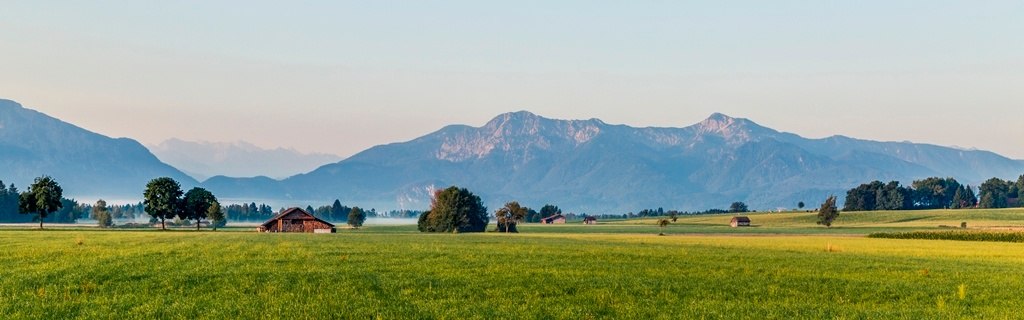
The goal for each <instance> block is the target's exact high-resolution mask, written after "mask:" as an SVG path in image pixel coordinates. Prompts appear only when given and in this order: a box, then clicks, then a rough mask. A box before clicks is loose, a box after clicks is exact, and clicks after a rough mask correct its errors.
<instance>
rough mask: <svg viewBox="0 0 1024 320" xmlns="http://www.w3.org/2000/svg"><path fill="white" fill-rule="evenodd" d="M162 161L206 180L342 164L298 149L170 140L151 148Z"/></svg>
mask: <svg viewBox="0 0 1024 320" xmlns="http://www.w3.org/2000/svg"><path fill="white" fill-rule="evenodd" d="M149 150H150V151H152V152H153V154H155V155H156V156H157V157H158V158H160V160H163V161H164V162H166V163H168V164H170V165H172V166H175V167H176V168H178V169H181V170H182V171H184V172H186V173H188V174H189V175H191V176H192V177H194V178H196V179H199V180H205V179H208V178H210V177H213V176H218V175H222V176H229V177H256V176H267V177H272V178H286V177H289V176H293V175H296V174H299V173H304V172H309V171H311V170H313V169H316V168H317V167H319V166H321V165H323V164H325V163H331V162H337V161H339V160H341V157H339V156H336V155H332V154H322V153H301V152H298V151H296V150H295V149H285V148H276V149H264V148H260V147H258V146H255V145H253V144H251V143H248V142H245V141H237V142H205V141H204V142H194V141H184V140H181V139H168V140H166V141H164V142H161V143H160V144H158V145H154V146H149Z"/></svg>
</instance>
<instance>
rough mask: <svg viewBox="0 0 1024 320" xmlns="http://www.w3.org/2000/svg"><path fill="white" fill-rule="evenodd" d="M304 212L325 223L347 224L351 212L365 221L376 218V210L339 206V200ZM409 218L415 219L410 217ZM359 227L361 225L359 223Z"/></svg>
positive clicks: (309, 208) (307, 208) (308, 207)
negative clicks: (368, 218) (325, 221)
mask: <svg viewBox="0 0 1024 320" xmlns="http://www.w3.org/2000/svg"><path fill="white" fill-rule="evenodd" d="M306 211H307V212H309V213H311V214H313V215H314V216H316V217H317V218H320V219H324V220H327V221H337V222H348V220H349V217H350V216H353V212H355V213H356V214H357V215H361V216H362V217H363V220H364V221H365V220H366V218H367V217H370V218H373V217H377V216H378V215H377V209H370V210H363V209H360V208H359V207H351V208H350V207H348V206H346V205H343V204H341V200H338V199H334V203H332V204H331V205H329V206H320V207H317V208H316V209H313V206H306ZM410 218H415V216H412V217H410ZM360 225H362V224H361V223H360Z"/></svg>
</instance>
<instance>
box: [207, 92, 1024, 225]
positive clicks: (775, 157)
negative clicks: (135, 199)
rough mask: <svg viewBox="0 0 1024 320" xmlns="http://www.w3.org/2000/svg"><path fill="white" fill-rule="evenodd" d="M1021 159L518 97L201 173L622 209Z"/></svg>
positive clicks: (341, 190)
mask: <svg viewBox="0 0 1024 320" xmlns="http://www.w3.org/2000/svg"><path fill="white" fill-rule="evenodd" d="M1021 173H1024V161H1019V160H1012V159H1008V158H1006V157H1002V156H999V155H997V154H995V153H991V152H987V151H968V150H960V149H953V148H947V147H940V146H934V145H927V144H915V143H906V142H875V141H867V140H857V139H852V138H846V137H841V136H834V137H829V138H824V139H807V138H802V137H800V136H798V135H795V134H791V133H785V132H779V131H776V130H773V129H770V128H766V127H763V126H760V125H758V124H756V123H754V122H753V121H750V120H747V119H742V118H732V117H729V116H726V115H724V114H719V113H716V114H713V115H711V116H710V117H709V118H707V119H706V120H704V121H701V122H700V123H697V124H695V125H691V126H687V127H682V128H658V127H646V128H635V127H630V126H625V125H612V124H607V123H605V122H603V121H601V120H598V119H589V120H555V119H548V118H544V117H541V116H537V115H535V114H532V113H529V112H526V111H520V112H512V113H506V114H502V115H499V116H497V117H495V118H494V119H492V120H491V121H489V122H487V123H486V124H484V125H483V126H481V127H471V126H465V125H451V126H447V127H444V128H442V129H441V130H438V131H436V132H434V133H431V134H428V135H426V136H423V137H420V138H417V139H414V140H411V141H408V142H402V143H392V144H387V145H381V146H376V147H373V148H370V149H368V150H366V151H363V152H361V153H358V154H356V155H354V156H352V157H350V158H348V159H345V160H342V161H340V162H337V163H333V164H328V165H325V166H322V167H320V168H318V169H316V170H314V171H312V172H309V173H306V174H300V175H296V176H293V177H290V178H287V179H284V180H281V181H273V180H268V179H233V178H225V177H216V178H213V179H210V180H208V181H206V182H204V185H206V186H207V187H208V188H210V189H212V190H214V191H215V192H217V193H218V194H225V195H227V196H229V197H263V198H285V199H294V200H319V201H326V200H329V199H335V198H338V199H342V200H343V201H345V202H346V203H353V204H359V205H363V206H381V207H385V208H393V207H406V208H421V209H422V208H425V207H426V206H427V205H428V204H429V190H431V189H432V188H436V187H444V186H448V185H459V186H463V187H468V188H470V189H471V190H473V191H474V192H477V193H479V194H480V195H481V196H482V197H483V198H484V200H485V201H486V202H487V204H488V205H489V206H492V207H496V206H498V205H500V204H501V203H503V202H505V201H511V200H518V201H520V202H521V203H524V204H526V205H529V206H541V205H543V204H544V203H554V204H557V205H560V206H562V207H563V208H567V209H569V210H573V211H577V212H588V213H612V212H616V213H622V212H627V211H637V210H640V209H643V208H657V207H665V208H673V209H683V210H701V209H707V208H713V207H717V208H724V207H726V206H728V204H729V203H730V202H732V201H745V202H747V203H748V204H749V205H750V206H751V207H752V208H761V209H764V208H777V207H786V208H789V207H793V206H794V205H795V203H797V202H799V201H804V202H807V203H816V202H818V201H821V200H822V199H824V198H825V197H826V196H827V195H829V194H840V193H842V192H844V191H845V190H846V189H849V188H851V187H853V186H855V185H856V184H859V183H862V182H866V181H870V180H874V179H879V180H900V181H905V182H909V181H911V180H914V179H919V178H924V177H928V176H953V177H957V178H958V179H960V180H961V181H964V182H967V183H977V182H980V181H982V180H984V179H987V178H990V177H993V176H996V177H1016V176H1017V175H1020V174H1021ZM241 190H244V191H241Z"/></svg>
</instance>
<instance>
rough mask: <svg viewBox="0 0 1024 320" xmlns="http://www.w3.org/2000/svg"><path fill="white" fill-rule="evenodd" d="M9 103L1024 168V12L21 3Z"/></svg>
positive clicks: (301, 145) (927, 5) (11, 21)
mask: <svg viewBox="0 0 1024 320" xmlns="http://www.w3.org/2000/svg"><path fill="white" fill-rule="evenodd" d="M0 98H5V99H11V100H15V101H18V102H20V103H22V104H23V105H25V106H26V107H29V108H32V109H36V110H39V111H42V112H44V113H47V114H49V115H51V116H55V117H58V118H60V119H62V120H65V121H68V122H70V123H74V124H76V125H79V126H81V127H84V128H86V129H89V130H92V131H95V132H98V133H101V134H105V135H108V136H113V137H130V138H134V139H136V140H139V141H141V142H143V143H144V144H150V145H152V144H157V143H159V142H161V141H163V140H165V139H169V138H172V137H173V138H180V139H185V140H202V141H239V140H244V141H248V142H250V143H253V144H256V145H258V146H261V147H264V148H276V147H285V148H294V149H297V150H299V151H303V152H322V153H332V154H337V155H341V156H349V155H352V154H354V153H357V152H359V151H361V150H364V149H366V148H369V147H371V146H374V145H378V144H385V143H392V142H399V141H407V140H411V139H414V138H416V137H419V136H422V135H425V134H428V133H430V132H433V131H435V130H438V129H440V128H441V127H443V126H445V125H448V124H469V125H475V126H479V125H482V124H484V123H486V122H487V121H488V120H489V119H491V118H493V117H495V116H497V115H498V114H501V113H504V112H510V111H518V110H528V111H531V112H534V113H536V114H539V115H542V116H545V117H550V118H558V119H590V118H599V119H602V120H604V121H605V122H608V123H614V124H627V125H632V126H640V127H646V126H659V127H683V126H687V125H691V124H694V123H696V122H699V121H701V120H703V119H704V118H706V117H708V116H709V115H710V114H712V113H714V112H722V113H725V114H728V115H730V116H733V117H740V118H748V119H751V120H753V121H755V122H758V123H759V124H762V125H765V126H768V127H771V128H774V129H777V130H780V131H786V132H793V133H796V134H799V135H802V136H805V137H811V138H821V137H827V136H831V135H836V134H839V135H846V136H851V137H857V138H863V139H871V140H884V141H914V142H923V143H933V144H938V145H945V146H959V147H963V148H978V149H984V150H991V151H995V152H997V153H1000V154H1003V155H1006V156H1009V157H1012V158H1017V159H1024V143H1021V141H1022V140H1021V137H1024V123H1022V121H1021V120H1024V119H1022V116H1021V115H1022V114H1024V113H1022V110H1024V2H1022V1H941V0H937V1H899V0H889V1H786V0H779V1H595V0H591V1H550V0H547V1H529V0H520V1H507V2H496V1H226V0H225V1H143V0H133V1H102V0H99V1H47V0H33V1H4V4H3V9H2V10H0Z"/></svg>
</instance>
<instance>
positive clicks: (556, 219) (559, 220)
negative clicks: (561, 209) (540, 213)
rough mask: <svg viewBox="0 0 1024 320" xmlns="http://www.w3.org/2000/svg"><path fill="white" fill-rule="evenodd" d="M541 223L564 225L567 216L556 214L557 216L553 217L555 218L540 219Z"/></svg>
mask: <svg viewBox="0 0 1024 320" xmlns="http://www.w3.org/2000/svg"><path fill="white" fill-rule="evenodd" d="M540 223H541V224H555V223H559V224H564V223H565V216H563V215H562V214H561V213H559V214H556V215H553V216H550V217H547V218H542V219H540Z"/></svg>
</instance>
